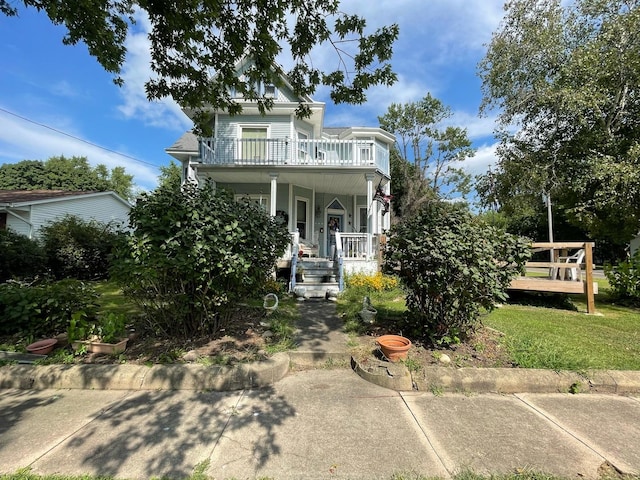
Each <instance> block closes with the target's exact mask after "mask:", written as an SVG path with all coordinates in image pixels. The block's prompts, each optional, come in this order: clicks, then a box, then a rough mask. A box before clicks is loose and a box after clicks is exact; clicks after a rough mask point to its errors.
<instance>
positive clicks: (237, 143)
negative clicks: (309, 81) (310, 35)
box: [166, 63, 395, 281]
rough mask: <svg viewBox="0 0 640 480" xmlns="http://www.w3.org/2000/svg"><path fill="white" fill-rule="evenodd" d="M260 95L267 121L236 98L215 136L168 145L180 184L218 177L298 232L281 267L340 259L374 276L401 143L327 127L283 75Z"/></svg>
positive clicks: (375, 133) (218, 115) (187, 137)
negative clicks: (300, 111)
mask: <svg viewBox="0 0 640 480" xmlns="http://www.w3.org/2000/svg"><path fill="white" fill-rule="evenodd" d="M242 69H243V63H240V64H239V65H238V73H239V75H242ZM262 91H263V93H264V95H265V96H270V97H272V98H273V108H272V109H271V110H270V111H268V112H267V113H266V115H261V114H260V113H259V111H258V108H257V105H256V104H255V103H252V102H249V101H246V100H243V98H237V101H238V102H239V103H240V104H241V105H242V113H241V114H239V115H234V116H230V115H229V114H228V113H226V112H224V111H215V110H212V111H211V114H212V121H213V125H212V126H213V129H212V131H213V136H212V137H210V138H198V137H196V136H195V135H194V134H193V133H185V134H184V135H183V136H182V137H181V138H180V139H178V140H177V141H176V143H175V144H174V145H172V146H171V147H169V148H167V149H166V151H167V153H168V154H169V155H171V156H172V157H174V158H175V159H177V160H178V161H179V162H180V163H181V165H182V175H183V181H187V180H189V181H195V182H202V181H204V180H205V179H211V180H212V181H213V182H214V183H215V185H216V186H220V187H224V188H225V189H227V190H231V191H233V192H234V193H235V195H236V196H238V197H242V196H249V197H250V198H251V199H253V200H254V201H256V202H258V203H259V204H260V205H262V206H264V208H265V210H266V211H267V212H269V213H270V214H271V215H273V216H280V217H281V218H282V219H283V221H284V222H285V223H286V224H287V225H288V228H289V231H290V232H291V235H292V249H291V250H290V251H289V252H288V253H287V255H286V256H285V258H283V262H284V263H283V262H281V265H280V266H281V267H283V265H284V264H286V262H289V263H290V262H297V261H304V263H303V265H304V269H305V270H306V271H307V272H309V270H310V269H311V270H312V269H313V263H312V262H314V261H316V262H317V261H338V260H340V263H341V264H342V265H343V266H344V271H346V272H353V271H367V272H373V271H375V270H376V269H377V267H378V258H379V238H380V235H381V234H382V233H383V232H384V231H385V230H386V229H388V228H389V226H390V220H389V217H390V214H388V213H387V212H386V210H388V206H389V205H388V202H389V199H390V181H391V177H390V168H389V151H390V149H391V148H392V147H393V144H394V141H395V137H394V136H393V135H392V134H390V133H389V132H386V131H385V130H382V129H380V128H376V127H344V128H325V127H324V113H325V104H324V103H322V102H316V101H314V100H313V99H311V98H309V97H305V98H300V97H297V96H295V95H294V94H293V90H292V88H291V87H290V84H289V83H288V82H287V79H286V78H285V77H282V82H281V84H279V85H278V86H277V87H276V86H275V85H264V86H262ZM299 102H304V103H305V104H307V105H308V106H309V107H310V110H311V116H310V117H309V118H305V119H300V118H297V117H296V114H295V111H296V108H297V107H298V104H299ZM186 113H187V115H189V112H188V111H187V112H186ZM297 257H302V258H297ZM316 259H317V260H316ZM316 264H317V263H316ZM287 266H290V265H287ZM294 268H295V263H294ZM322 276H323V277H325V278H326V277H327V275H324V274H323V275H322ZM307 281H308V280H307Z"/></svg>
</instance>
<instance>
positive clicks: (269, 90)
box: [264, 83, 276, 98]
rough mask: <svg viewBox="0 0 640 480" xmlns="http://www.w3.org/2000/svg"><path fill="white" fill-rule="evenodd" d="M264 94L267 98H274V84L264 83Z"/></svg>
mask: <svg viewBox="0 0 640 480" xmlns="http://www.w3.org/2000/svg"><path fill="white" fill-rule="evenodd" d="M264 96H265V97H268V98H275V97H276V86H275V85H272V84H269V83H268V84H266V85H265V86H264Z"/></svg>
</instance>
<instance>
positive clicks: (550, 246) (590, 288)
mask: <svg viewBox="0 0 640 480" xmlns="http://www.w3.org/2000/svg"><path fill="white" fill-rule="evenodd" d="M593 245H594V244H593V243H592V242H554V243H549V242H536V243H532V244H531V247H532V248H533V250H534V252H541V251H549V250H553V252H554V253H555V257H554V258H555V259H556V260H555V261H553V262H527V264H526V267H527V268H533V267H542V268H548V269H550V270H551V269H556V271H557V272H558V273H559V275H558V276H559V277H560V278H564V277H565V276H566V275H565V272H566V271H567V270H568V269H572V268H575V269H577V270H578V273H579V275H578V277H579V279H578V280H558V279H556V278H549V277H526V276H523V277H517V278H514V279H513V280H512V281H511V286H510V287H509V288H510V289H511V290H526V291H535V292H551V293H578V294H584V295H586V296H587V313H595V310H596V309H595V299H594V295H595V294H597V293H598V284H597V283H596V282H594V281H593ZM576 249H584V251H585V256H584V262H582V263H580V264H577V263H567V262H566V261H564V262H562V261H560V252H562V251H569V250H576Z"/></svg>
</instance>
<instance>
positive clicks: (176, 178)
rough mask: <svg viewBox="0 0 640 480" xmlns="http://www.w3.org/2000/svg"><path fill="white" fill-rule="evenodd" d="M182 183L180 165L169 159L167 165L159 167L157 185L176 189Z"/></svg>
mask: <svg viewBox="0 0 640 480" xmlns="http://www.w3.org/2000/svg"><path fill="white" fill-rule="evenodd" d="M181 183H182V172H180V166H179V165H178V164H177V163H176V162H174V161H173V160H171V161H170V162H169V165H163V166H161V167H160V177H159V178H158V186H160V187H163V188H174V189H177V188H179V187H180V184H181Z"/></svg>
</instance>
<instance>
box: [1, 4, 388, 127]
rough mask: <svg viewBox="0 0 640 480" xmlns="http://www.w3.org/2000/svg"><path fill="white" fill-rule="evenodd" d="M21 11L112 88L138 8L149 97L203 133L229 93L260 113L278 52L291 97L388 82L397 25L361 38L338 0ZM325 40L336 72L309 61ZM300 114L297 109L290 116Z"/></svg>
mask: <svg viewBox="0 0 640 480" xmlns="http://www.w3.org/2000/svg"><path fill="white" fill-rule="evenodd" d="M22 3H24V5H25V6H26V7H35V8H36V9H38V10H41V11H44V12H46V14H47V15H48V16H49V18H50V19H51V21H52V22H53V23H54V24H57V25H64V26H65V27H66V28H67V34H66V35H65V37H64V38H63V43H65V44H69V45H72V44H76V43H78V42H80V41H82V42H84V43H85V44H86V45H87V47H88V49H89V53H90V54H91V55H92V56H94V57H95V58H96V59H97V60H98V62H100V64H101V65H102V66H103V67H104V69H105V70H106V71H108V72H112V73H114V74H115V76H116V82H117V83H122V79H121V78H120V76H119V74H120V72H121V69H122V66H123V63H124V60H125V56H126V47H125V40H126V36H127V32H128V31H129V29H130V28H131V25H132V24H133V23H134V13H135V12H136V10H137V9H140V10H142V11H144V12H145V13H146V15H147V16H148V18H149V21H150V24H151V32H150V33H149V39H150V41H151V68H152V69H153V72H154V76H153V78H150V79H149V80H148V81H147V82H146V92H147V96H148V98H149V99H150V100H152V99H160V98H163V97H168V96H170V97H173V99H174V100H175V101H177V102H178V103H179V104H180V105H181V106H182V107H185V108H190V109H193V110H194V111H195V112H200V113H199V114H197V115H196V116H197V122H196V123H197V124H198V125H200V126H201V127H202V129H203V130H206V127H207V121H206V120H207V117H206V114H205V113H204V112H203V107H205V106H209V105H210V106H213V107H215V108H221V109H225V110H228V111H230V112H232V113H233V112H236V113H237V112H238V111H239V105H238V104H237V103H236V102H234V101H233V99H232V98H231V96H230V91H231V90H235V91H237V92H241V93H242V94H243V95H244V98H248V99H253V100H257V101H258V104H259V106H260V107H261V108H262V109H268V108H269V107H270V106H271V105H272V102H273V100H272V99H270V98H265V97H264V96H263V95H262V94H261V93H260V89H259V85H261V84H265V83H276V84H277V83H278V82H279V81H280V80H279V77H278V73H279V72H275V71H273V65H274V60H275V59H276V57H277V56H278V54H279V53H280V52H281V51H282V50H283V48H284V47H286V48H287V50H289V51H290V52H291V56H292V57H293V60H294V66H293V68H292V69H291V70H290V71H289V72H288V74H289V79H290V80H291V83H292V85H293V88H294V90H295V92H296V93H297V94H300V95H304V94H311V93H313V92H314V91H315V90H316V88H317V87H318V86H319V85H327V86H328V87H329V88H330V90H331V97H332V99H333V100H334V101H335V102H352V103H363V102H364V101H365V100H366V96H365V91H366V89H367V88H369V87H370V86H372V85H377V84H387V85H388V84H391V83H392V82H394V81H395V78H396V76H395V74H394V73H393V72H392V70H391V66H390V64H389V63H388V62H389V60H390V58H391V55H392V44H393V42H394V41H395V39H396V38H397V36H398V27H397V25H391V26H386V27H382V28H379V29H378V30H376V31H375V32H373V33H366V21H365V19H364V18H362V17H360V16H358V15H349V14H346V13H343V12H342V11H341V10H340V2H339V0H272V1H265V0H243V1H237V0H235V1H234V0H218V1H204V0H196V1H192V0H173V1H171V2H168V1H150V0H95V1H91V2H83V1H80V0H67V1H64V2H60V1H58V0H24V1H23V2H22ZM0 11H1V12H3V13H4V14H6V15H17V14H18V11H19V8H18V6H16V4H15V2H10V1H9V0H0ZM323 44H331V45H332V46H333V47H334V49H335V52H336V55H337V57H338V61H337V62H336V64H337V68H336V69H335V70H332V71H322V70H321V69H319V68H317V67H316V66H314V63H313V61H311V59H310V55H311V54H312V50H313V49H314V47H316V46H318V45H323ZM245 55H246V56H249V57H251V58H253V59H254V60H255V63H254V64H253V66H252V67H251V68H250V69H249V70H247V71H246V72H245V74H244V77H243V78H242V79H239V78H237V76H236V72H235V65H236V62H237V61H238V60H239V59H240V58H242V57H243V56H245ZM306 113H308V109H307V107H306V106H305V105H300V108H299V114H300V115H305V114H306Z"/></svg>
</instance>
